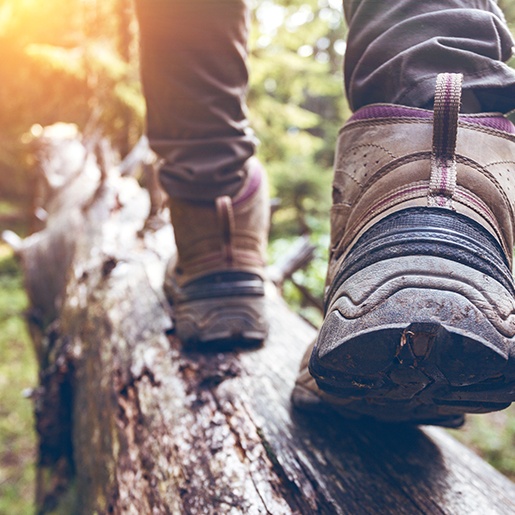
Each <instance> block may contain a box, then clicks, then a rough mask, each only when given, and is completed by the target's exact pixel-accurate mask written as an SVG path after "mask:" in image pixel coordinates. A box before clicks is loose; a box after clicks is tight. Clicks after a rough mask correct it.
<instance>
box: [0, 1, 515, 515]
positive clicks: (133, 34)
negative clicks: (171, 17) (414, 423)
mask: <svg viewBox="0 0 515 515" xmlns="http://www.w3.org/2000/svg"><path fill="white" fill-rule="evenodd" d="M250 3H251V4H252V6H253V17H252V36H251V40H250V63H249V64H250V70H251V84H250V89H249V95H248V104H249V108H250V118H251V122H252V125H253V127H254V130H255V131H256V133H257V135H258V137H259V139H260V140H261V145H260V147H259V150H258V153H259V157H260V158H261V160H262V161H263V162H264V163H265V164H266V166H267V168H268V170H269V172H270V177H271V188H272V196H273V197H274V198H276V199H277V202H276V208H275V212H274V217H273V227H272V237H271V243H270V261H271V262H273V261H274V260H275V259H277V258H278V256H281V255H283V254H284V253H285V251H286V249H288V248H290V247H291V245H292V243H293V242H294V241H296V240H297V239H298V238H299V237H300V236H303V235H308V236H309V238H310V240H311V241H312V243H313V244H314V245H315V247H316V250H315V257H314V259H313V260H312V261H311V263H310V264H309V265H308V266H307V267H305V268H304V269H302V270H299V271H297V272H295V274H294V275H293V277H292V278H291V280H290V281H287V282H286V283H285V284H284V291H283V293H284V296H285V297H286V299H287V300H288V301H289V302H290V304H291V305H292V306H293V307H294V309H296V310H297V311H298V312H299V313H300V314H301V315H302V316H303V317H305V318H306V319H307V320H308V321H310V322H311V323H313V324H314V325H317V324H318V323H320V321H321V312H320V309H319V308H320V305H321V300H322V292H323V284H324V275H325V267H326V259H327V246H328V243H329V239H328V232H329V220H328V214H329V206H330V185H331V180H332V172H331V166H332V160H333V151H334V142H335V139H336V134H337V131H338V129H339V127H340V126H341V125H342V123H343V122H344V121H345V119H346V118H348V116H349V114H350V113H349V110H348V107H347V105H346V102H345V99H344V95H343V85H342V80H343V79H342V72H341V63H342V58H343V55H344V53H345V35H346V28H345V24H344V23H343V18H342V9H341V0H250ZM499 3H500V5H501V6H502V7H503V8H504V11H505V14H506V16H507V19H508V21H509V23H510V27H511V28H512V31H514V33H515V0H503V1H500V2H499ZM0 52H1V54H0V55H1V59H0V232H1V231H3V230H5V229H10V230H14V231H15V232H16V233H18V234H19V235H20V236H25V235H27V234H29V233H30V232H31V230H33V227H34V225H33V206H34V204H35V195H36V192H35V191H34V187H33V186H34V184H35V183H36V182H37V181H36V174H37V170H36V169H35V163H34V159H33V156H32V155H31V145H30V143H31V140H32V138H33V137H34V135H35V134H37V132H38V130H39V127H41V126H45V125H49V124H52V123H55V122H70V123H75V124H77V126H78V127H79V129H80V130H81V131H82V132H86V133H87V132H88V131H91V130H95V131H100V133H102V134H103V135H104V136H105V137H107V138H108V139H109V140H110V142H111V144H112V146H113V148H114V149H115V150H116V152H117V153H118V155H119V157H120V158H123V157H124V156H125V155H126V154H127V153H128V152H129V151H130V149H131V148H132V147H133V146H134V145H135V143H136V142H137V141H138V139H139V137H140V136H141V134H142V132H143V129H144V111H145V106H144V100H143V97H142V93H141V88H140V83H139V70H138V28H137V23H136V20H135V18H134V10H133V5H132V2H131V0H102V1H100V0H45V1H44V2H43V1H41V0H0ZM510 64H511V65H513V66H515V60H512V62H511V63H510ZM26 307H27V299H26V297H25V294H24V291H23V286H22V278H21V274H20V270H19V267H18V265H17V263H16V262H15V259H14V256H13V253H12V251H11V249H10V248H9V247H8V246H7V245H6V244H3V243H0V514H24V513H33V501H32V499H33V484H34V467H33V465H34V460H35V459H36V453H35V443H36V438H35V434H34V429H33V416H32V406H31V402H30V401H29V400H27V399H26V398H24V395H23V394H24V392H25V391H27V390H28V389H30V388H32V387H34V386H36V384H37V369H36V362H35V358H34V355H33V352H32V348H31V343H30V339H29V337H28V334H27V332H26V328H25V324H24V318H23V317H24V315H23V314H24V310H25V309H26ZM453 434H454V435H455V436H458V438H460V439H461V440H462V441H465V442H466V443H467V444H468V445H470V446H472V447H474V448H475V449H476V451H477V452H479V453H480V454H482V455H483V456H484V457H485V458H486V459H487V460H489V461H490V462H491V463H492V464H493V465H494V466H495V467H497V468H499V469H500V470H501V471H502V472H504V473H505V474H507V475H508V476H510V477H511V478H513V479H515V410H513V409H511V410H510V409H509V410H506V411H504V412H501V413H497V414H491V415H487V416H478V417H470V420H469V422H468V423H467V425H466V426H465V429H464V430H461V431H459V432H457V431H453Z"/></svg>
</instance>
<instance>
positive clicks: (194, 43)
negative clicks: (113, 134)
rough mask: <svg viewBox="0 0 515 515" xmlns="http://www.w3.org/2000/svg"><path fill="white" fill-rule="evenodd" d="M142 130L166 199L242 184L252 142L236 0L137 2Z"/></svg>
mask: <svg viewBox="0 0 515 515" xmlns="http://www.w3.org/2000/svg"><path fill="white" fill-rule="evenodd" d="M136 5H137V12H138V19H139V24H140V33H141V77H142V82H143V88H144V93H145V99H146V102H147V121H148V123H147V125H148V126H147V133H148V137H149V140H150V144H151V146H152V148H153V149H154V150H155V151H156V153H157V154H158V155H159V156H160V157H162V158H163V159H164V164H163V166H162V167H161V173H160V175H161V182H162V184H163V187H164V188H165V190H166V192H167V193H168V195H169V196H170V197H172V198H175V197H178V198H186V199H194V200H203V199H209V200H212V199H214V198H216V197H218V196H220V195H231V196H233V195H234V194H235V193H236V192H237V191H238V190H239V189H240V188H241V186H242V184H243V181H244V179H245V173H244V172H242V168H243V167H244V165H245V163H246V162H247V160H248V159H249V158H250V157H251V156H252V155H253V153H254V148H255V143H256V141H255V138H254V136H253V134H252V131H251V130H250V128H249V125H248V121H247V118H246V106H245V94H246V89H247V80H248V73H247V68H246V63H245V60H246V43H247V32H248V23H247V22H248V20H247V18H248V12H247V7H246V5H245V2H244V1H243V0H218V1H215V0H139V1H138V2H137V4H136Z"/></svg>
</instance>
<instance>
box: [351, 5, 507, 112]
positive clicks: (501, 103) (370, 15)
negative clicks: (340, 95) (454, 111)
mask: <svg viewBox="0 0 515 515" xmlns="http://www.w3.org/2000/svg"><path fill="white" fill-rule="evenodd" d="M343 4H344V10H345V16H346V18H347V23H348V25H349V35H348V46H347V52H346V57H345V83H346V91H347V96H348V99H349V102H350V104H351V107H352V109H353V110H356V109H358V108H360V107H362V106H364V105H367V104H371V103H375V102H389V103H394V104H404V105H409V106H413V107H428V106H430V105H431V102H432V99H433V95H434V83H435V78H436V75H437V74H438V73H441V72H455V73H463V75H464V89H465V90H470V91H473V92H474V95H475V97H476V98H477V100H479V104H480V105H479V108H480V110H482V111H500V112H503V113H506V112H508V111H511V110H512V109H515V71H514V70H513V69H511V68H509V67H508V66H507V65H506V64H504V62H505V61H507V60H508V59H509V58H510V56H511V55H512V46H513V40H512V37H511V34H510V32H509V30H508V27H507V26H506V23H505V21H504V16H503V14H502V12H501V11H500V9H499V7H498V6H497V4H496V2H494V1H493V0H344V2H343Z"/></svg>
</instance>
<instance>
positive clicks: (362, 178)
mask: <svg viewBox="0 0 515 515" xmlns="http://www.w3.org/2000/svg"><path fill="white" fill-rule="evenodd" d="M438 80H439V81H440V83H439V85H438V86H437V95H436V100H435V110H434V111H429V110H424V109H417V108H410V107H403V106H396V105H386V104H376V105H371V106H367V107H364V108H362V109H360V110H359V111H357V112H356V113H355V114H354V116H353V117H352V118H351V119H350V120H349V122H348V123H347V124H346V125H345V126H344V127H343V129H342V130H341V132H340V135H339V140H338V146H337V152H336V160H335V177H334V182H333V207H332V211H331V260H330V265H329V272H328V282H330V281H331V279H332V277H333V276H334V273H335V271H336V270H338V268H339V266H340V264H341V262H342V261H343V259H344V257H345V255H346V254H347V252H348V250H349V249H350V248H351V247H352V245H353V243H354V242H355V241H357V239H358V238H359V236H360V235H362V234H363V233H364V232H365V231H366V230H367V229H368V228H370V227H371V226H372V225H374V224H375V223H377V222H378V221H379V220H381V219H382V218H384V217H386V216H388V215H389V214H392V213H393V212H396V211H399V210H401V209H405V208H409V207H421V206H422V207H423V206H426V207H441V208H442V209H450V210H453V211H456V212H458V213H461V214H464V215H466V216H468V217H470V218H472V219H473V220H475V221H477V222H478V223H480V224H481V225H482V226H483V227H485V228H486V229H487V230H488V231H489V232H490V233H491V234H493V235H494V236H495V237H496V239H497V240H498V241H499V243H500V244H501V246H502V248H503V249H504V251H505V253H506V256H507V258H508V260H509V262H510V264H511V262H512V249H513V243H514V232H515V222H514V220H515V126H514V125H513V124H512V123H511V122H510V121H509V120H508V119H507V118H505V117H503V116H502V115H501V114H498V113H487V114H473V115H469V114H467V115H464V114H459V115H458V112H457V109H459V91H458V90H459V88H460V76H459V75H455V74H441V75H440V76H439V78H438ZM457 91H458V94H457ZM453 95H454V96H453Z"/></svg>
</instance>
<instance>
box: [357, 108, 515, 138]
mask: <svg viewBox="0 0 515 515" xmlns="http://www.w3.org/2000/svg"><path fill="white" fill-rule="evenodd" d="M385 118H390V119H392V118H416V119H419V120H420V119H432V118H433V112H432V111H428V110H425V109H419V108H416V107H405V106H398V105H393V104H391V105H388V104H373V105H369V106H366V107H363V108H361V109H359V110H358V111H356V112H355V113H354V114H353V115H352V116H351V118H350V119H349V122H357V121H363V120H381V119H385ZM460 122H465V123H471V124H474V125H482V126H483V127H488V128H489V129H494V130H498V131H502V132H507V133H508V134H515V125H514V124H513V123H512V122H510V120H508V118H506V117H505V116H503V115H501V114H498V113H486V114H485V113H480V114H466V115H460Z"/></svg>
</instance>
